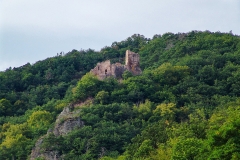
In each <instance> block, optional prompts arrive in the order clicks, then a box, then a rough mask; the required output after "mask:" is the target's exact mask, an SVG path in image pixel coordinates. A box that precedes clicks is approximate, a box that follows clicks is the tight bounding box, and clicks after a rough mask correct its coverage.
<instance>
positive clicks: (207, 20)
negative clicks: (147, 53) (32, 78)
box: [0, 0, 240, 71]
mask: <svg viewBox="0 0 240 160" xmlns="http://www.w3.org/2000/svg"><path fill="white" fill-rule="evenodd" d="M192 30H201V31H205V30H210V31H212V32H215V31H221V32H229V31H230V30H232V32H233V34H238V35H240V1H239V0H148V1H147V0H119V1H114V0H101V1H100V0H68V1H66V0H0V71H3V70H5V69H6V68H9V67H10V66H11V67H19V66H21V65H24V64H26V63H27V62H30V63H35V62H36V61H38V60H43V59H46V58H48V57H52V56H55V55H57V53H60V52H61V51H63V52H65V53H66V52H68V51H71V50H72V49H77V50H80V49H88V48H91V49H95V50H100V49H101V48H103V47H104V46H110V45H111V44H112V42H114V41H121V40H125V39H126V38H127V37H130V36H131V35H133V34H142V35H144V36H145V37H147V38H152V37H153V35H154V34H163V33H166V32H173V33H178V32H189V31H192Z"/></svg>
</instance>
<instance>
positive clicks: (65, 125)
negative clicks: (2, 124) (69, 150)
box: [30, 107, 84, 160]
mask: <svg viewBox="0 0 240 160" xmlns="http://www.w3.org/2000/svg"><path fill="white" fill-rule="evenodd" d="M71 108H72V107H65V108H64V109H63V111H62V112H61V113H60V114H59V116H58V118H57V120H56V123H55V127H54V129H52V130H49V131H48V133H47V135H48V134H50V133H53V134H54V135H55V136H60V135H63V136H64V135H66V134H67V133H68V132H70V131H72V130H73V129H75V128H80V127H82V126H83V125H84V122H83V121H81V120H80V118H79V117H78V116H77V115H78V113H79V112H80V110H77V111H74V112H71ZM47 135H45V136H47ZM45 136H43V137H41V138H40V139H39V140H38V141H37V142H36V144H35V147H34V148H33V149H32V152H31V157H30V160H34V159H36V158H40V157H41V158H44V159H45V160H60V159H62V157H61V155H59V154H58V151H49V150H46V151H41V144H42V143H43V140H44V137H45Z"/></svg>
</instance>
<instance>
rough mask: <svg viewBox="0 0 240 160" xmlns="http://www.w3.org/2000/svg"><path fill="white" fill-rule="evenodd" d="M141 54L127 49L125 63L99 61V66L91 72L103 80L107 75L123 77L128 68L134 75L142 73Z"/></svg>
mask: <svg viewBox="0 0 240 160" xmlns="http://www.w3.org/2000/svg"><path fill="white" fill-rule="evenodd" d="M139 59H140V58H139V54H138V53H134V52H131V51H129V50H127V51H126V57H125V61H126V63H125V65H122V64H121V63H114V64H111V63H110V60H107V61H105V62H101V63H98V64H97V66H96V67H95V68H94V69H92V70H91V72H92V73H93V74H94V75H96V76H97V77H98V79H100V80H103V79H105V78H107V77H114V78H121V77H122V74H123V72H124V71H126V70H128V71H130V72H131V73H132V74H133V75H139V74H141V73H142V71H141V68H140V65H139Z"/></svg>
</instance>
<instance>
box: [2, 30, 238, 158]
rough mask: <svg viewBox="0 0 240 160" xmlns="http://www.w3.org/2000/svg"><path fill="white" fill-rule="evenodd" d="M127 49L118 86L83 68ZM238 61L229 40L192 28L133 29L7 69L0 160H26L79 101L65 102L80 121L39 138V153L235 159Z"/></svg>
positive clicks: (120, 57)
mask: <svg viewBox="0 0 240 160" xmlns="http://www.w3.org/2000/svg"><path fill="white" fill-rule="evenodd" d="M127 49H129V50H132V51H134V52H138V53H139V54H140V59H141V63H140V65H141V68H142V70H143V73H142V74H141V75H139V76H132V75H131V74H129V73H127V72H126V73H124V76H123V80H122V81H121V82H119V81H117V80H116V79H112V78H109V79H106V80H104V81H99V80H98V79H97V78H96V77H94V76H93V75H91V74H90V73H87V72H88V71H89V70H90V69H91V68H93V67H94V66H95V65H96V63H97V62H100V61H103V60H107V59H110V60H111V61H112V62H117V61H120V62H123V57H124V53H125V51H126V50H127ZM239 65H240V38H239V36H234V35H232V34H228V33H220V32H217V33H211V32H208V31H205V32H200V31H192V32H189V33H179V34H173V33H166V34H164V35H162V36H161V35H155V36H154V37H153V38H152V39H147V38H145V37H144V36H142V35H133V36H131V37H129V38H127V39H126V40H124V41H121V42H114V43H113V44H112V46H110V47H104V48H103V49H102V50H101V51H100V52H95V51H93V50H88V51H77V50H73V51H72V52H69V53H67V54H66V55H60V56H56V57H53V58H49V59H46V60H44V61H40V62H37V63H36V64H33V65H30V64H27V65H25V66H23V67H20V68H14V69H8V70H6V71H5V72H1V73H0V80H1V83H0V85H1V86H0V89H1V92H0V99H1V100H0V111H1V112H0V114H1V115H0V116H1V119H0V120H1V121H0V125H1V126H0V131H1V133H0V159H11V158H16V159H26V157H27V156H28V155H30V151H31V148H32V147H33V146H34V143H35V142H36V140H37V139H38V138H39V137H40V136H41V135H44V134H46V132H47V130H48V129H49V128H51V127H53V125H54V123H53V122H54V121H55V117H56V116H57V115H58V114H59V113H60V111H61V110H62V109H63V107H65V106H67V105H68V104H69V103H72V104H77V103H78V102H83V101H85V100H86V99H87V98H89V97H91V98H93V102H92V103H91V104H88V105H81V106H79V107H78V105H75V108H74V109H75V110H79V109H80V110H81V111H80V113H79V114H78V115H77V117H80V119H81V121H83V122H84V126H83V127H81V129H76V130H73V131H71V132H70V133H68V134H67V135H64V136H58V137H56V136H53V135H52V134H49V136H47V137H46V138H45V140H44V143H43V145H42V150H43V151H49V150H53V151H57V152H58V154H59V155H63V156H64V159H97V158H102V159H147V158H149V157H151V159H208V158H209V159H214V158H215V159H231V158H232V159H239V158H240V153H239V149H238V148H239V146H238V145H239V138H240V137H239V134H238V128H239V126H240V123H239V118H240V117H239V116H240V113H239V111H238V110H239V98H238V97H239V94H240V92H239V91H240V85H239V78H240V76H239V73H240V72H239V69H240V67H239ZM86 73H87V74H86ZM82 76H83V77H82ZM80 78H81V79H80ZM79 79H80V80H79ZM78 80H79V81H78ZM63 121H64V119H63ZM183 153H184V154H183Z"/></svg>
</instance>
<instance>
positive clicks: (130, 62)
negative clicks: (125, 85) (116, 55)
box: [125, 50, 142, 75]
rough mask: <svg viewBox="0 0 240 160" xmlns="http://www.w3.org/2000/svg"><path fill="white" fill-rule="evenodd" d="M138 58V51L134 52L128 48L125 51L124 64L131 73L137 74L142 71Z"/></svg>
mask: <svg viewBox="0 0 240 160" xmlns="http://www.w3.org/2000/svg"><path fill="white" fill-rule="evenodd" d="M139 60H140V57H139V54H138V53H134V52H131V51H129V50H127V51H126V57H125V66H126V68H127V70H128V71H130V72H131V73H132V74H133V75H139V74H141V73H142V70H141V68H140V64H139Z"/></svg>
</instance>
